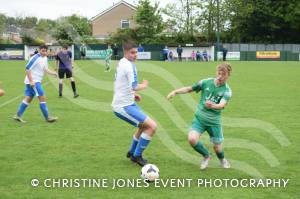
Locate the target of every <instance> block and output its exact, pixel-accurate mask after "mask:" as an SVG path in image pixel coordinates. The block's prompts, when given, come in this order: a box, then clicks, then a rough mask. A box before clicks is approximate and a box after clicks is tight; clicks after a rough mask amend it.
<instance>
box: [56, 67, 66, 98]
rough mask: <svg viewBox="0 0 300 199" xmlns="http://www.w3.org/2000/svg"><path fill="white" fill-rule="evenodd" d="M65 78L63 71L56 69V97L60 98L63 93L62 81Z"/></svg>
mask: <svg viewBox="0 0 300 199" xmlns="http://www.w3.org/2000/svg"><path fill="white" fill-rule="evenodd" d="M64 76H65V70H64V69H61V68H60V69H58V78H59V80H58V96H59V97H62V91H63V79H64Z"/></svg>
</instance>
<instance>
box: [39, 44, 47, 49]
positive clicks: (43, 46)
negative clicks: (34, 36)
mask: <svg viewBox="0 0 300 199" xmlns="http://www.w3.org/2000/svg"><path fill="white" fill-rule="evenodd" d="M39 49H40V50H41V49H46V50H48V46H47V45H45V44H42V45H40V47H39Z"/></svg>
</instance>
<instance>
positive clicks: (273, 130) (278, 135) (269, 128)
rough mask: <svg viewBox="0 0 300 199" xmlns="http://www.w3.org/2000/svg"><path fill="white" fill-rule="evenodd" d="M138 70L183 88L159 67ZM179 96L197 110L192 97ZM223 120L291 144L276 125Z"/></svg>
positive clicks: (254, 120) (254, 121) (252, 119)
mask: <svg viewBox="0 0 300 199" xmlns="http://www.w3.org/2000/svg"><path fill="white" fill-rule="evenodd" d="M138 69H139V70H140V71H143V72H148V73H153V74H155V75H156V76H159V77H161V78H162V79H164V80H165V81H167V82H168V83H169V84H170V85H172V86H173V87H174V88H179V87H183V84H182V82H181V81H180V80H178V79H177V77H176V76H175V75H173V74H172V73H170V72H169V71H167V70H165V69H164V68H161V67H159V66H156V65H154V64H150V63H144V64H143V65H140V66H139V68H138ZM196 81H197V80H196ZM179 96H180V97H181V99H182V100H183V101H184V102H185V104H186V105H187V106H188V107H189V108H190V109H191V110H192V111H194V110H195V107H196V106H197V102H196V101H195V100H194V98H193V97H192V96H191V95H179ZM222 120H223V125H224V126H228V127H242V128H257V129H261V130H263V131H265V132H267V133H269V134H270V135H271V136H273V137H274V138H275V139H276V140H277V142H278V143H279V144H280V145H281V146H288V145H290V144H291V143H290V141H289V139H288V138H287V137H286V136H285V134H284V133H283V132H282V131H281V130H280V129H278V128H277V127H276V126H275V125H273V124H271V123H269V122H265V121H262V120H258V119H254V118H232V117H222Z"/></svg>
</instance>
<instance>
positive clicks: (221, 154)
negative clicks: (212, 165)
mask: <svg viewBox="0 0 300 199" xmlns="http://www.w3.org/2000/svg"><path fill="white" fill-rule="evenodd" d="M216 155H217V156H218V158H219V159H220V160H222V159H224V151H223V150H222V151H221V152H219V153H218V152H216Z"/></svg>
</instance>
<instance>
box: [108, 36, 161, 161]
mask: <svg viewBox="0 0 300 199" xmlns="http://www.w3.org/2000/svg"><path fill="white" fill-rule="evenodd" d="M123 50H124V57H123V58H122V59H121V60H120V62H119V63H118V66H117V68H116V75H115V82H114V97H113V101H112V108H113V112H114V114H115V115H116V116H117V117H118V118H120V119H122V120H124V121H126V122H128V123H130V124H131V125H133V126H135V127H137V130H136V132H135V134H134V135H133V140H132V144H131V147H130V149H129V151H128V153H127V157H128V158H130V159H131V161H133V162H136V163H137V164H139V165H140V166H144V165H145V164H147V160H145V159H144V158H143V157H142V153H143V151H144V150H145V149H146V148H147V146H148V144H149V143H150V140H151V139H152V137H153V135H154V133H155V131H156V128H157V125H156V122H155V121H154V120H152V119H151V118H150V117H149V116H147V115H146V114H145V113H143V111H142V110H141V109H140V108H139V106H138V105H137V104H136V103H135V101H140V99H141V98H140V96H139V95H138V94H137V92H138V91H140V90H144V89H146V88H147V87H148V81H147V80H144V81H143V82H142V83H141V84H139V83H138V79H137V69H136V67H135V63H134V62H135V60H136V58H137V47H136V44H135V43H133V42H132V41H125V42H124V43H123Z"/></svg>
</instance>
